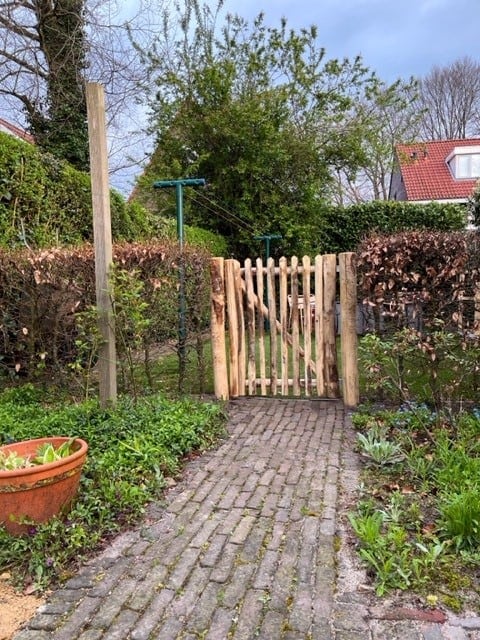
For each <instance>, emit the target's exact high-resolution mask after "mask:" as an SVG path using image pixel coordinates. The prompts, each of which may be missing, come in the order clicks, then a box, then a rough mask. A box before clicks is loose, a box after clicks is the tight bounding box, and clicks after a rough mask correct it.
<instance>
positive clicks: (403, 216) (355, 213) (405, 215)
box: [319, 200, 467, 253]
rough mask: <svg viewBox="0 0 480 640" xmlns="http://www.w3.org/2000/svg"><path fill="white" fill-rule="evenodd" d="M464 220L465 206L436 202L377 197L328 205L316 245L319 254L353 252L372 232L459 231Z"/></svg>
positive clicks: (465, 217) (322, 216) (462, 227)
mask: <svg viewBox="0 0 480 640" xmlns="http://www.w3.org/2000/svg"><path fill="white" fill-rule="evenodd" d="M466 219H467V210H466V208H465V207H462V206H461V205H456V204H441V203H438V202H430V203H426V204H416V203H412V202H394V201H383V200H377V201H373V202H364V203H361V204H352V205H350V206H347V207H329V208H325V209H324V210H322V212H321V213H320V220H321V224H320V239H319V247H320V250H321V252H322V253H340V252H342V251H355V250H356V247H357V245H358V244H359V243H360V242H362V241H363V240H364V239H365V238H367V237H368V236H370V235H372V234H374V233H381V234H395V233H397V232H400V231H408V230H436V231H460V230H462V229H465V226H466Z"/></svg>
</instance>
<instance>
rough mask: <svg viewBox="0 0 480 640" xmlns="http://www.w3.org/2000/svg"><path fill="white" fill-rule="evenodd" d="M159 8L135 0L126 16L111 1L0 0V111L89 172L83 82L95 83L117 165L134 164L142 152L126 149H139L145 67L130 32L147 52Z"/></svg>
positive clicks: (156, 0)
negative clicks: (102, 92)
mask: <svg viewBox="0 0 480 640" xmlns="http://www.w3.org/2000/svg"><path fill="white" fill-rule="evenodd" d="M161 5H162V0H151V2H150V0H144V1H143V2H141V0H140V1H139V3H138V6H137V9H136V12H135V14H134V15H131V16H130V15H126V14H125V13H124V12H123V11H124V7H123V6H122V3H120V2H118V3H117V2H116V1H115V0H108V2H102V0H0V102H1V110H2V112H3V113H10V114H15V117H14V118H13V119H14V120H15V121H16V122H17V123H18V124H24V125H25V126H27V128H28V129H29V130H30V131H31V132H32V133H33V134H34V135H35V137H36V139H37V142H38V144H39V145H40V146H42V147H44V148H46V149H49V150H50V151H52V152H54V153H56V154H57V155H60V156H61V157H64V158H66V159H68V160H70V161H72V162H73V163H74V164H75V165H76V166H77V167H80V168H86V167H87V166H88V155H87V149H88V144H87V140H88V139H87V128H86V106H85V97H84V84H85V81H95V82H100V83H102V84H103V85H104V87H105V91H106V95H107V110H108V115H107V117H108V121H109V131H110V142H111V149H112V156H113V157H114V158H115V156H116V157H117V161H116V162H115V164H116V165H117V166H119V165H121V166H122V168H125V167H126V166H128V165H129V164H130V163H131V162H137V163H138V161H139V156H141V155H143V153H137V154H136V158H134V159H132V158H129V155H132V154H131V153H129V152H130V151H131V150H132V148H134V149H135V148H136V150H137V151H138V149H140V148H143V147H142V145H139V143H138V141H139V137H138V136H139V135H141V134H140V129H141V127H140V124H139V117H138V111H139V109H141V104H142V93H141V84H142V83H141V79H142V69H141V66H140V62H139V56H138V54H137V52H136V50H135V47H134V46H132V44H131V38H129V33H130V34H131V33H132V32H135V39H136V40H138V41H141V42H142V43H143V44H144V46H146V47H147V46H148V44H147V43H148V39H149V38H150V37H151V36H152V35H153V33H154V32H155V31H156V29H157V25H156V24H155V22H156V19H155V16H156V15H159V10H160V7H161ZM134 132H135V133H136V134H137V135H134ZM133 155H135V154H133ZM119 159H120V160H119Z"/></svg>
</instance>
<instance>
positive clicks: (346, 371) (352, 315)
mask: <svg viewBox="0 0 480 640" xmlns="http://www.w3.org/2000/svg"><path fill="white" fill-rule="evenodd" d="M338 259H339V265H340V312H341V325H342V326H341V332H340V333H341V350H342V375H343V401H344V403H345V405H346V406H347V407H356V406H357V404H358V401H359V390H358V353H357V352H358V347H357V342H358V340H357V268H356V265H355V254H354V253H340V254H339V256H338Z"/></svg>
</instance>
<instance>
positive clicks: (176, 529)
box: [15, 398, 480, 640]
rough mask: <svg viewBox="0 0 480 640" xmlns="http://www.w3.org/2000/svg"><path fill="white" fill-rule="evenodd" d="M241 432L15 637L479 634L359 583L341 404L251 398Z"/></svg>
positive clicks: (405, 639) (478, 624)
mask: <svg viewBox="0 0 480 640" xmlns="http://www.w3.org/2000/svg"><path fill="white" fill-rule="evenodd" d="M229 434H230V436H229V438H228V439H226V440H225V441H224V442H223V443H221V445H220V446H219V448H218V449H216V450H215V451H211V452H208V453H206V454H205V455H203V456H202V457H200V458H197V459H196V460H194V461H192V462H190V463H188V465H187V468H186V472H185V475H184V479H183V480H182V481H181V482H180V483H179V484H178V485H177V486H175V487H173V488H172V489H170V490H169V491H168V492H167V494H166V496H165V502H164V504H154V505H152V506H151V507H150V509H149V511H148V514H147V517H146V518H145V520H144V522H143V523H142V525H141V526H139V527H138V528H137V529H135V530H133V531H129V532H127V533H125V534H122V535H120V536H119V537H118V538H117V539H116V540H115V541H114V542H113V544H111V545H110V546H109V547H108V548H107V549H106V550H105V551H104V552H103V553H101V554H100V555H99V556H97V557H95V558H93V559H92V560H91V561H90V562H89V563H88V564H86V565H85V566H84V567H83V568H82V569H81V570H80V572H79V573H78V574H77V575H76V576H75V577H74V578H72V579H71V580H69V582H68V583H67V584H66V585H65V586H64V587H63V588H62V589H60V590H58V591H56V592H54V593H53V594H52V596H51V597H50V599H49V601H48V603H47V604H46V605H45V606H43V607H42V608H41V609H39V611H38V613H37V614H36V615H35V616H34V617H33V618H32V619H31V620H30V622H29V624H28V626H27V627H26V628H25V629H24V630H22V631H20V632H19V633H17V634H16V636H15V640H195V639H202V640H227V639H228V640H254V639H257V638H259V639H261V640H395V639H397V640H478V639H480V632H479V630H480V619H478V618H475V617H470V618H468V619H466V620H456V619H453V618H450V619H449V620H448V621H442V623H440V622H435V621H429V620H425V619H422V620H411V619H410V618H411V617H412V615H413V614H412V611H411V610H409V611H405V610H401V609H399V608H398V607H397V608H396V609H395V608H393V609H388V607H386V606H384V605H378V603H377V608H375V607H372V606H371V594H364V593H363V592H362V591H360V590H359V589H358V588H357V587H358V580H359V577H360V581H361V577H362V574H361V572H359V569H358V568H355V567H352V566H351V559H350V560H349V558H348V554H347V553H346V552H345V553H344V552H343V551H342V549H343V547H342V539H343V534H342V530H341V527H340V524H341V519H340V518H339V511H340V509H344V508H346V507H347V505H348V503H349V501H351V500H352V496H353V490H354V488H355V485H356V482H357V471H358V470H357V462H356V458H355V454H354V453H353V444H352V443H353V434H352V431H351V427H350V421H349V418H348V415H347V413H346V411H345V410H344V408H343V405H342V404H341V403H340V402H336V401H321V400H315V401H313V400H312V401H308V400H277V399H276V400H268V399H254V398H252V399H244V400H238V401H235V402H233V403H231V406H230V420H229ZM417 613H418V612H417ZM389 617H390V618H393V619H391V620H390V619H387V618H389Z"/></svg>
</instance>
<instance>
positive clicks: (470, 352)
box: [359, 328, 480, 409]
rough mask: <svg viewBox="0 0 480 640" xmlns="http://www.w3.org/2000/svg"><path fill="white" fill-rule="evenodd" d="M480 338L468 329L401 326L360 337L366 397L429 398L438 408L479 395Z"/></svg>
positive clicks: (420, 400) (427, 399)
mask: <svg viewBox="0 0 480 640" xmlns="http://www.w3.org/2000/svg"><path fill="white" fill-rule="evenodd" d="M479 358H480V342H479V340H478V336H476V335H473V334H462V333H453V332H447V331H443V330H437V331H431V332H427V333H422V332H419V331H416V330H414V329H408V328H407V329H402V330H401V331H398V332H396V333H393V334H392V335H387V336H379V335H376V334H367V335H365V336H363V337H362V338H361V340H360V342H359V366H360V369H361V371H362V380H363V385H364V392H365V394H366V395H367V396H368V397H370V398H377V399H378V398H379V397H381V398H382V399H383V400H393V401H395V402H400V403H401V402H404V401H406V400H417V401H419V402H428V403H430V404H431V405H433V406H435V407H436V408H437V409H441V408H446V407H452V406H455V405H456V404H458V403H460V402H462V401H466V400H467V401H475V400H476V398H477V397H478V386H479V375H478V360H479Z"/></svg>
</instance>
